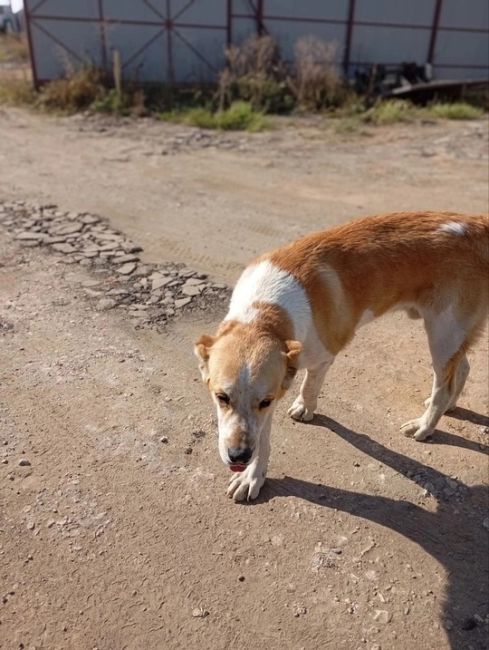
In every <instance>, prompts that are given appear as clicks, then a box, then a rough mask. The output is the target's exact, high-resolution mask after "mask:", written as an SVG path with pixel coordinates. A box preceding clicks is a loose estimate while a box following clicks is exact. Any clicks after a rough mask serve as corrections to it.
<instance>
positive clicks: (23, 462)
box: [19, 458, 31, 467]
mask: <svg viewBox="0 0 489 650" xmlns="http://www.w3.org/2000/svg"><path fill="white" fill-rule="evenodd" d="M19 466H20V467H30V466H31V461H30V460H28V459H27V458H21V459H20V460H19Z"/></svg>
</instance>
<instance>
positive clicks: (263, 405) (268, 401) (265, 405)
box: [258, 399, 272, 409]
mask: <svg viewBox="0 0 489 650" xmlns="http://www.w3.org/2000/svg"><path fill="white" fill-rule="evenodd" d="M271 403H272V400H271V399H262V401H261V402H260V403H259V405H258V408H259V409H266V408H268V407H269V406H270V404H271Z"/></svg>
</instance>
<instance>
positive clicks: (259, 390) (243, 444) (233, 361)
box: [194, 321, 301, 470]
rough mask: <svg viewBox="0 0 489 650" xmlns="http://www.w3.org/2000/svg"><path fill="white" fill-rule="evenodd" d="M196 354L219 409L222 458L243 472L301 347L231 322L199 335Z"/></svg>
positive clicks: (227, 463) (283, 388)
mask: <svg viewBox="0 0 489 650" xmlns="http://www.w3.org/2000/svg"><path fill="white" fill-rule="evenodd" d="M194 351H195V354H196V356H197V358H198V359H199V369H200V372H201V374H202V379H203V380H204V382H205V383H206V384H207V386H208V388H209V391H210V393H211V396H212V399H213V400H214V402H215V404H216V407H217V418H218V427H219V453H220V455H221V458H222V460H223V462H224V463H225V464H226V465H228V466H229V467H230V468H231V469H235V470H242V469H243V468H244V467H245V466H246V465H247V464H248V463H249V462H250V461H251V460H252V459H253V457H254V455H255V453H256V452H257V451H258V446H259V442H260V435H261V433H262V431H263V429H264V428H265V427H266V426H269V425H270V419H271V417H272V413H273V410H274V407H275V404H276V401H277V400H278V399H280V397H282V395H283V394H284V393H285V391H286V390H287V388H288V387H289V385H290V383H291V381H292V379H293V377H294V375H295V373H296V371H297V363H298V357H299V354H300V351H301V344H300V343H298V342H297V341H282V340H280V339H279V338H277V337H275V336H273V335H272V334H270V333H265V332H260V331H257V330H256V329H255V328H254V327H253V325H252V324H245V323H238V322H235V321H229V322H225V323H224V325H223V326H222V327H221V328H220V330H219V331H218V333H217V335H216V336H208V335H204V336H201V337H200V339H199V340H198V341H197V343H196V344H195V348H194Z"/></svg>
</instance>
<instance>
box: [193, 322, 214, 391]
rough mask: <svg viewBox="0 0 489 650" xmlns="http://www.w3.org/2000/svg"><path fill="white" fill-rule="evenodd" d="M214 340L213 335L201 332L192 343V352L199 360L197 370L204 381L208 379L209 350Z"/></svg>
mask: <svg viewBox="0 0 489 650" xmlns="http://www.w3.org/2000/svg"><path fill="white" fill-rule="evenodd" d="M215 340H216V337H215V336H209V335H208V334H203V335H202V336H201V337H200V339H199V340H198V341H196V342H195V345H194V354H195V356H196V357H197V359H198V360H199V370H200V374H201V375H202V379H203V381H204V382H205V383H207V382H208V381H209V368H208V361H209V352H210V349H211V348H212V346H213V345H214V343H215Z"/></svg>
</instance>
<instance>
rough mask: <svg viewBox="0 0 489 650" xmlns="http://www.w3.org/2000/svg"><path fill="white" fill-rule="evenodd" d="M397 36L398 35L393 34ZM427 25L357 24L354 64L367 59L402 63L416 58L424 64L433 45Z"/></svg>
mask: <svg viewBox="0 0 489 650" xmlns="http://www.w3.org/2000/svg"><path fill="white" fill-rule="evenodd" d="M393 36H395V38H394V37H393ZM429 40H430V32H429V30H427V29H407V28H402V29H401V28H399V29H396V30H395V33H394V35H393V28H392V27H379V26H375V27H371V26H368V25H358V24H356V25H355V27H354V31H353V39H352V45H351V61H352V64H353V65H355V64H356V65H358V64H364V63H384V64H391V65H392V64H398V63H402V62H403V61H414V62H416V63H418V64H420V65H421V64H423V63H425V61H426V53H427V51H428V47H429Z"/></svg>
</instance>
